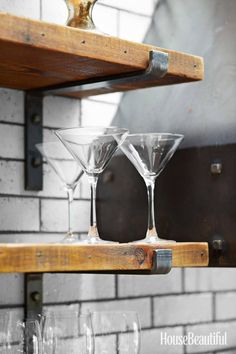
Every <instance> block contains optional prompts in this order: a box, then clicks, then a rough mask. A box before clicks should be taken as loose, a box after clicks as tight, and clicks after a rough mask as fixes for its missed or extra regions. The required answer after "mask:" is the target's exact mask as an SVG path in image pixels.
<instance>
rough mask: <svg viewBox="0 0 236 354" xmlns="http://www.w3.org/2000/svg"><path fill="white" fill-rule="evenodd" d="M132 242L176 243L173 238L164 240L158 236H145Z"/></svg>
mask: <svg viewBox="0 0 236 354" xmlns="http://www.w3.org/2000/svg"><path fill="white" fill-rule="evenodd" d="M132 243H176V241H174V240H165V239H163V238H159V237H146V238H143V239H142V240H138V241H133V242H132Z"/></svg>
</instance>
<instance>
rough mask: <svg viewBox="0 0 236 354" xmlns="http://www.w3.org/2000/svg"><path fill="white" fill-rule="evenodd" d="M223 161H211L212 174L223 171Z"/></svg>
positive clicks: (218, 173)
mask: <svg viewBox="0 0 236 354" xmlns="http://www.w3.org/2000/svg"><path fill="white" fill-rule="evenodd" d="M222 168H223V165H222V162H221V161H213V162H212V163H211V174H212V175H220V174H221V173H222Z"/></svg>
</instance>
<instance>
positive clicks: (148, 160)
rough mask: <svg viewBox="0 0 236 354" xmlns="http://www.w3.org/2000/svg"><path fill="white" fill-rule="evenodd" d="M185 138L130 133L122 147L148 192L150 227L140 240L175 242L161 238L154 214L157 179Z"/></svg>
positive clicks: (173, 135) (163, 134)
mask: <svg viewBox="0 0 236 354" xmlns="http://www.w3.org/2000/svg"><path fill="white" fill-rule="evenodd" d="M182 139H183V135H180V134H168V133H147V134H130V135H128V136H127V137H126V139H125V141H124V142H123V144H122V146H121V149H122V151H123V152H124V154H125V155H126V156H127V157H128V159H129V160H130V161H131V162H132V164H133V165H134V166H135V168H136V169H137V171H138V172H139V173H140V175H141V176H142V177H143V179H144V181H145V184H146V187H147V194H148V229H147V233H146V237H145V238H144V239H143V240H141V241H138V242H145V243H157V242H175V241H170V240H163V239H161V238H159V236H158V233H157V230H156V225H155V214H154V190H155V180H156V178H157V177H158V176H159V174H160V173H161V172H162V171H163V169H164V168H165V166H166V164H167V163H168V161H169V160H170V159H171V157H172V156H173V154H174V153H175V151H176V149H177V148H178V146H179V144H180V143H181V141H182Z"/></svg>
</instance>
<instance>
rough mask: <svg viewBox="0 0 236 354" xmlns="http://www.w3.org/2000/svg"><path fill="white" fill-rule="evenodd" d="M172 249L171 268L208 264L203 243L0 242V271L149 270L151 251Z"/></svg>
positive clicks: (206, 250) (206, 247)
mask: <svg viewBox="0 0 236 354" xmlns="http://www.w3.org/2000/svg"><path fill="white" fill-rule="evenodd" d="M163 248H166V249H172V250H173V267H204V266H207V265H208V262H209V255H208V244H207V243H176V244H174V243H166V244H153V245H147V244H114V245H109V244H107V245H78V244H75V245H64V244H0V273H11V272H18V273H35V272H106V271H108V272H109V271H111V272H112V271H118V272H122V271H140V272H142V271H151V270H152V264H153V251H154V250H156V249H163Z"/></svg>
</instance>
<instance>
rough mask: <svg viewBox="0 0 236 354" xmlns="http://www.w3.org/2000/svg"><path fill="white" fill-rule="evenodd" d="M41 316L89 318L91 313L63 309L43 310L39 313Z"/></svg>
mask: <svg viewBox="0 0 236 354" xmlns="http://www.w3.org/2000/svg"><path fill="white" fill-rule="evenodd" d="M41 316H42V318H48V317H55V318H77V319H79V318H89V317H91V313H89V312H88V313H81V312H79V311H73V310H70V309H69V310H67V311H66V312H65V313H64V310H61V311H58V312H56V311H45V312H43V314H42V315H41Z"/></svg>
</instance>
